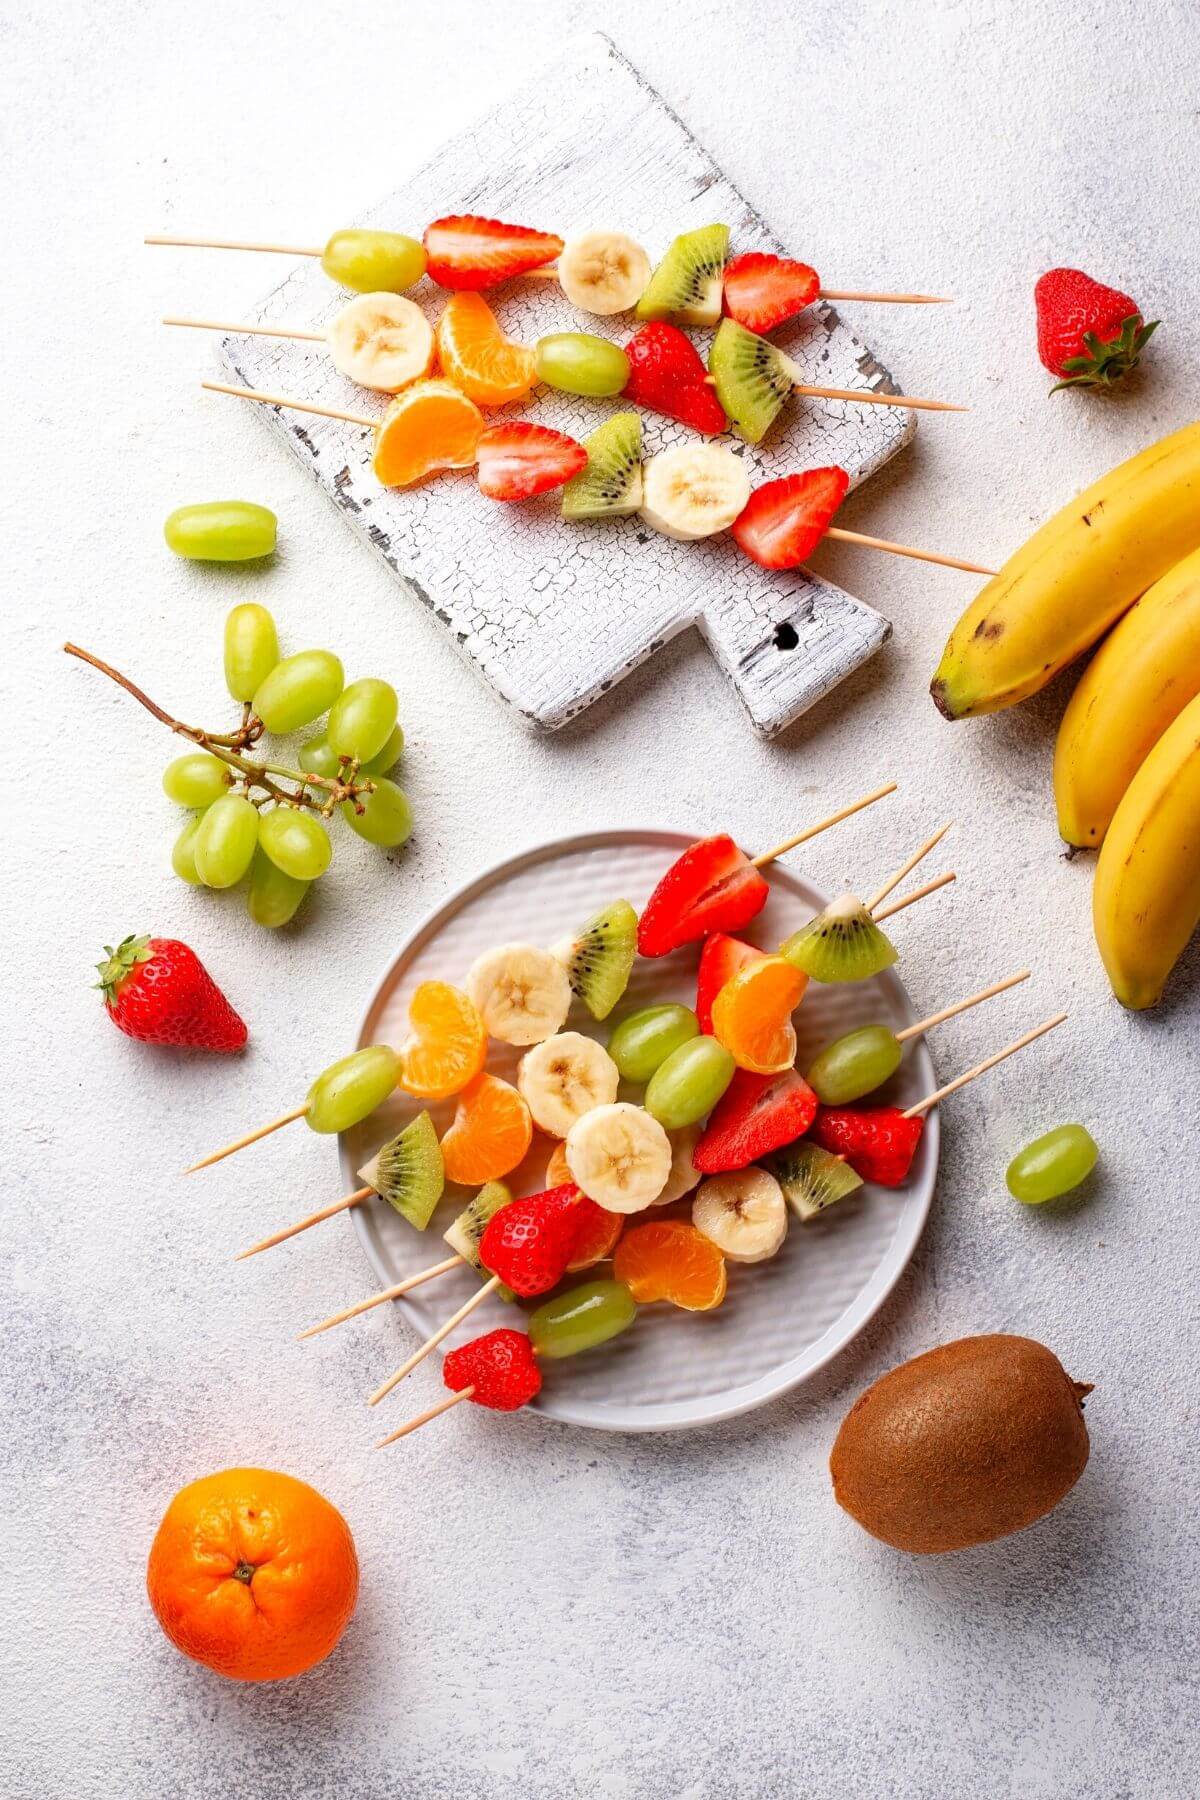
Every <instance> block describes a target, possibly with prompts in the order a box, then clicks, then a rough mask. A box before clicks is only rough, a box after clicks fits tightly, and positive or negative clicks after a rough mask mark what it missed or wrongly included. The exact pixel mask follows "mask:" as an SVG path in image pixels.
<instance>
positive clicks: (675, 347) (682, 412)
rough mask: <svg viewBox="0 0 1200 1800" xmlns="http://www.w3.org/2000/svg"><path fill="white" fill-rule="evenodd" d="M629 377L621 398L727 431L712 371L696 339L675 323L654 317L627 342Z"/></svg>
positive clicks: (708, 428) (707, 428)
mask: <svg viewBox="0 0 1200 1800" xmlns="http://www.w3.org/2000/svg"><path fill="white" fill-rule="evenodd" d="M625 354H626V356H627V357H628V358H629V380H628V381H627V382H626V383H625V386H624V387H623V388H622V390H621V392H622V396H623V398H624V399H626V400H632V401H633V402H634V404H635V405H637V406H648V407H649V408H650V411H651V412H660V413H665V414H666V415H667V417H668V418H669V419H681V420H682V421H683V423H684V424H685V425H691V426H692V427H693V429H694V430H696V431H706V432H709V433H712V432H716V431H726V430H728V428H729V421H728V419H727V418H726V417H725V408H724V407H723V406H722V405H721V402H720V401H719V400H718V399H717V396H716V393H715V391H714V390H713V388H712V387H711V386H709V382H708V370H707V369H706V368H705V366H704V363H703V361H702V359H701V356H700V352H699V351H698V350H697V348H696V346H695V344H693V342H692V340H691V338H689V337H685V336H684V334H683V332H682V331H680V330H679V328H678V326H676V325H667V324H664V323H663V322H662V321H661V320H655V321H654V322H653V323H652V324H649V325H643V326H642V329H641V330H640V331H639V332H637V333H636V334H635V336H633V337H631V338H630V340H629V342H628V343H627V344H626V346H625Z"/></svg>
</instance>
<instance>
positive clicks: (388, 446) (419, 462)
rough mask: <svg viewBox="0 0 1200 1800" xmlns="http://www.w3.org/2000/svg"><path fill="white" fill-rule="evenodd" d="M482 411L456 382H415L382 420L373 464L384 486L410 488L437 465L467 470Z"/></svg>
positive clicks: (434, 469)
mask: <svg viewBox="0 0 1200 1800" xmlns="http://www.w3.org/2000/svg"><path fill="white" fill-rule="evenodd" d="M482 431H483V414H482V413H481V412H480V410H479V408H478V407H477V406H476V405H475V403H474V401H473V400H469V399H468V398H467V396H466V395H465V394H464V393H463V391H462V389H461V388H457V387H455V385H454V383H453V382H452V381H441V380H438V379H437V378H436V377H434V378H431V379H428V380H425V381H414V382H413V384H412V386H411V387H406V388H403V389H402V390H401V392H400V393H398V394H397V395H396V398H395V399H394V400H393V401H392V404H391V405H390V406H389V407H388V409H387V412H386V413H385V414H384V416H383V418H382V420H381V421H380V424H379V430H378V433H377V434H376V438H375V454H374V456H373V458H372V460H371V467H372V469H373V470H374V471H375V477H376V480H378V481H381V482H382V483H383V485H384V487H411V486H412V484H413V482H415V481H420V480H422V479H423V477H424V476H426V475H432V474H435V473H436V471H437V470H439V469H469V468H470V467H471V466H472V465H473V464H474V461H475V451H476V447H477V445H478V443H479V438H480V434H481V433H482Z"/></svg>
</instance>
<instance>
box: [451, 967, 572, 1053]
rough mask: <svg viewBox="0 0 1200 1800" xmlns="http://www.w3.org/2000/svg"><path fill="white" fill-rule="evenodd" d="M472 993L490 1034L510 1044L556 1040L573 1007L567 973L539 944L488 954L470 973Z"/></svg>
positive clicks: (470, 990)
mask: <svg viewBox="0 0 1200 1800" xmlns="http://www.w3.org/2000/svg"><path fill="white" fill-rule="evenodd" d="M466 989H467V992H468V994H469V995H470V996H471V999H472V1000H473V1001H474V1002H475V1007H476V1010H477V1012H478V1013H479V1016H480V1018H481V1019H482V1020H483V1023H484V1025H485V1027H486V1029H487V1032H488V1035H489V1036H490V1037H494V1038H499V1039H500V1040H501V1042H502V1043H505V1044H540V1043H541V1042H542V1040H543V1039H544V1038H548V1037H553V1036H554V1034H555V1032H556V1031H558V1030H559V1029H560V1028H561V1026H562V1022H563V1020H564V1019H565V1018H566V1016H567V1012H568V1010H569V1008H570V1005H571V984H570V982H569V981H568V980H567V971H566V970H565V969H564V968H563V966H562V964H561V963H560V962H556V961H555V959H554V957H552V956H551V955H550V952H549V951H548V950H538V949H537V948H536V947H535V946H534V945H533V944H504V945H502V946H501V948H500V949H499V950H485V951H484V953H483V955H482V956H479V957H476V959H475V961H474V962H473V963H472V964H471V967H470V969H469V970H468V971H467V980H466Z"/></svg>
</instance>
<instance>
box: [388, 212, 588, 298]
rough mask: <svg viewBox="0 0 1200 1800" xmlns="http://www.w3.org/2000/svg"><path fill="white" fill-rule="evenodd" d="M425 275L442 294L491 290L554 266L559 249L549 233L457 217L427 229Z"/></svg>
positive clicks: (472, 216) (557, 240)
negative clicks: (444, 290) (445, 290)
mask: <svg viewBox="0 0 1200 1800" xmlns="http://www.w3.org/2000/svg"><path fill="white" fill-rule="evenodd" d="M423 242H424V245H425V254H426V256H427V257H428V258H429V264H428V267H427V269H426V271H425V272H426V274H427V275H428V276H429V279H430V280H431V281H436V282H437V283H438V284H439V286H441V287H444V288H471V289H475V290H478V289H480V288H489V287H495V286H496V284H497V283H498V282H501V281H511V280H512V278H513V276H514V275H524V274H527V273H528V271H529V270H530V269H540V268H541V267H542V266H543V264H545V263H548V262H553V261H554V259H555V257H556V256H557V255H558V254H559V252H560V251H561V249H562V247H563V241H562V239H561V238H560V237H555V235H554V233H553V232H552V231H534V230H533V229H532V228H531V227H530V226H528V225H505V224H503V223H502V222H501V221H500V220H499V219H484V218H481V217H480V216H479V214H478V213H455V214H453V215H452V216H451V217H449V218H446V219H435V220H434V221H433V224H432V225H427V226H426V227H425V236H424V239H423Z"/></svg>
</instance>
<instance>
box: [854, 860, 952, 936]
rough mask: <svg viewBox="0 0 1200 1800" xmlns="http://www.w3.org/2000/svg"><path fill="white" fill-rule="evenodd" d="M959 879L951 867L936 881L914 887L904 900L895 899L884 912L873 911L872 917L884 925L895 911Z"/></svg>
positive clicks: (878, 923) (900, 910)
mask: <svg viewBox="0 0 1200 1800" xmlns="http://www.w3.org/2000/svg"><path fill="white" fill-rule="evenodd" d="M957 880H958V876H957V875H956V874H955V872H954V870H953V869H951V870H950V872H949V874H947V875H939V876H938V878H937V880H936V881H927V882H926V883H925V886H924V887H919V888H914V889H913V891H912V893H911V894H905V896H904V898H903V899H902V900H893V901H892V904H891V905H890V906H885V907H884V909H883V911H882V912H877V913H872V915H871V917H872V918H873V919H874V921H875V923H876V924H877V925H882V924H883V921H884V920H885V919H890V918H891V917H892V916H893V914H895V913H898V912H903V911H904V909H905V907H906V906H912V905H913V903H914V902H915V901H917V900H923V899H924V898H925V896H926V894H936V893H937V891H938V889H939V888H944V887H948V886H949V885H950V883H951V882H952V881H957Z"/></svg>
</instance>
